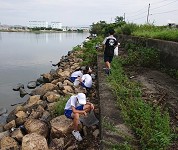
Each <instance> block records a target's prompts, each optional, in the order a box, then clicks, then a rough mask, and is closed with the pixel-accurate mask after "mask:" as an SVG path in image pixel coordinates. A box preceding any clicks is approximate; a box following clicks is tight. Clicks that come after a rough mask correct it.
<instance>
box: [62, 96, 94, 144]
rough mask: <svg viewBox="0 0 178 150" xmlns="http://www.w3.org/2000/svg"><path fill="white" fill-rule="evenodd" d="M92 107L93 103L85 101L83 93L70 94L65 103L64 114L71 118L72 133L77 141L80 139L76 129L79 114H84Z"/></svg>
mask: <svg viewBox="0 0 178 150" xmlns="http://www.w3.org/2000/svg"><path fill="white" fill-rule="evenodd" d="M92 109H94V105H93V104H92V103H90V102H87V101H86V95H85V94H84V93H78V94H77V95H73V96H71V97H70V99H69V100H68V101H67V103H66V105H65V112H64V114H65V116H66V117H67V118H69V119H73V125H74V130H73V131H72V134H73V135H74V137H75V138H76V140H78V141H82V137H81V135H80V132H79V129H78V124H79V117H80V115H84V116H86V115H87V112H90V111H91V110H92Z"/></svg>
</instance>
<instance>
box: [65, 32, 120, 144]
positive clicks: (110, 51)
mask: <svg viewBox="0 0 178 150" xmlns="http://www.w3.org/2000/svg"><path fill="white" fill-rule="evenodd" d="M102 44H103V49H104V62H105V67H106V68H105V73H106V74H107V75H109V74H110V73H111V62H112V59H113V57H114V49H115V48H116V47H117V46H118V42H117V40H116V38H115V37H114V30H113V29H112V30H110V31H109V36H108V37H106V38H105V39H104V41H103V42H102ZM91 71H92V70H91V69H90V67H88V66H86V67H85V68H80V69H78V70H75V71H74V72H73V73H72V74H71V76H70V80H71V81H72V82H73V83H74V85H75V84H76V82H77V83H78V84H79V85H80V86H82V87H83V88H86V90H88V89H90V88H91V87H92V77H91V75H90V74H91ZM64 109H65V112H64V114H65V116H66V117H67V118H69V119H72V120H73V125H74V130H73V131H72V134H73V135H74V137H75V138H76V140H78V141H82V137H81V134H80V132H79V128H78V127H79V124H80V115H84V116H86V115H87V113H88V112H90V111H91V110H93V109H94V105H93V104H92V103H90V102H87V100H86V95H85V94H84V93H78V94H77V95H73V96H71V97H70V98H69V100H68V101H67V103H66V105H65V108H64Z"/></svg>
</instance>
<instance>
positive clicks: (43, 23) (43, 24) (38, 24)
mask: <svg viewBox="0 0 178 150" xmlns="http://www.w3.org/2000/svg"><path fill="white" fill-rule="evenodd" d="M40 27H44V28H48V22H47V21H29V28H40Z"/></svg>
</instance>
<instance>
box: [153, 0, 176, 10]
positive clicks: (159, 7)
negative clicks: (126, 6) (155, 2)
mask: <svg viewBox="0 0 178 150" xmlns="http://www.w3.org/2000/svg"><path fill="white" fill-rule="evenodd" d="M177 1H178V0H175V1H172V2H170V3H168V4H165V5H162V6H159V7H155V8H151V10H154V9H157V8H161V7H164V6H167V5H170V4H172V3H175V2H177Z"/></svg>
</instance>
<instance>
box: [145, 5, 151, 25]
mask: <svg viewBox="0 0 178 150" xmlns="http://www.w3.org/2000/svg"><path fill="white" fill-rule="evenodd" d="M149 15H150V4H149V5H148V14H147V21H146V22H147V24H148V22H149V21H148V18H149Z"/></svg>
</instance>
